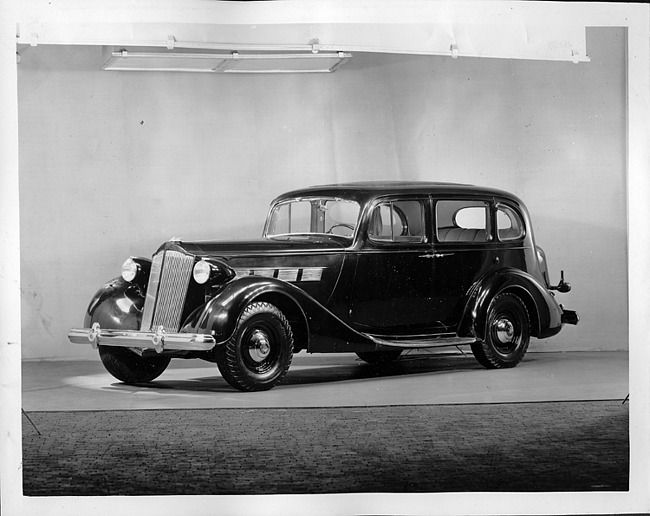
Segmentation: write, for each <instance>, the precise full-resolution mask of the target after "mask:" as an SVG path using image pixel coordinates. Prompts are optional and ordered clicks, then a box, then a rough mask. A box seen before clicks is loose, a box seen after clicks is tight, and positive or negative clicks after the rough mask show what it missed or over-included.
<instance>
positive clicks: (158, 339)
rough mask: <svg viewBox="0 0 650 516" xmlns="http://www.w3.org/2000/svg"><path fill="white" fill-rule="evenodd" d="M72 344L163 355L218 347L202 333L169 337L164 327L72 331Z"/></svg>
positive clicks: (70, 338)
mask: <svg viewBox="0 0 650 516" xmlns="http://www.w3.org/2000/svg"><path fill="white" fill-rule="evenodd" d="M68 339H69V340H70V342H72V343H73V344H91V345H92V347H93V348H97V346H98V345H102V346H121V347H126V348H140V349H155V350H156V351H157V352H158V353H162V352H163V351H164V350H166V349H170V350H189V351H208V350H210V349H212V348H213V347H214V345H215V343H216V342H215V340H214V337H213V336H212V335H206V334H203V333H167V332H165V331H164V330H163V329H162V327H158V328H157V329H156V331H136V330H102V329H101V328H100V327H99V324H97V323H95V324H93V327H92V328H73V329H71V330H70V331H69V332H68Z"/></svg>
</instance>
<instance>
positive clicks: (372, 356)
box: [357, 349, 402, 364]
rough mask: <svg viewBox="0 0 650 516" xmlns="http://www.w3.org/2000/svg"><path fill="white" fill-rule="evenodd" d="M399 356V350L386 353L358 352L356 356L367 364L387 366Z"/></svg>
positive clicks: (400, 351) (400, 352)
mask: <svg viewBox="0 0 650 516" xmlns="http://www.w3.org/2000/svg"><path fill="white" fill-rule="evenodd" d="M401 354H402V350H401V349H390V350H388V351H366V352H362V351H359V352H358V353H357V356H358V357H359V358H360V359H361V360H363V361H364V362H367V363H369V364H389V363H391V362H395V360H397V359H398V358H399V356H400V355H401Z"/></svg>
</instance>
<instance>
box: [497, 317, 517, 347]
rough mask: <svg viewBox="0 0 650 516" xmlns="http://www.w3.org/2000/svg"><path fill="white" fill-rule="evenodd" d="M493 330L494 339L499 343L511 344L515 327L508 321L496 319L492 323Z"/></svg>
mask: <svg viewBox="0 0 650 516" xmlns="http://www.w3.org/2000/svg"><path fill="white" fill-rule="evenodd" d="M494 328H495V330H496V337H497V339H499V342H501V343H502V344H509V343H511V342H512V339H513V338H514V336H515V327H514V326H513V324H512V323H511V322H510V320H509V319H506V318H502V319H497V320H496V321H495V322H494Z"/></svg>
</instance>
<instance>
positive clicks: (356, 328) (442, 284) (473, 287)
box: [86, 182, 570, 352]
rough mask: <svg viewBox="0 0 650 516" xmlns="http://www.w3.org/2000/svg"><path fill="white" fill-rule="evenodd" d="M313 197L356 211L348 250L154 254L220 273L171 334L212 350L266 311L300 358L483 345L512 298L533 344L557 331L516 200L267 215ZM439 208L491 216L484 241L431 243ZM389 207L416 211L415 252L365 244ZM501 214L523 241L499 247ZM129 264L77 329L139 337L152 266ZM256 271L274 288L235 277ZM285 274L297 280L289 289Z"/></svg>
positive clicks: (370, 193)
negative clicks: (495, 304) (244, 320)
mask: <svg viewBox="0 0 650 516" xmlns="http://www.w3.org/2000/svg"><path fill="white" fill-rule="evenodd" d="M310 196H333V197H341V198H345V199H349V200H354V201H356V202H358V203H359V205H360V206H361V214H360V218H359V222H358V224H357V227H356V230H355V232H354V234H353V235H352V238H349V239H348V238H345V237H341V236H335V235H312V236H304V237H291V238H287V239H269V238H266V237H265V238H262V239H260V240H255V241H246V242H237V241H235V242H215V241H206V242H182V241H172V242H166V243H165V244H163V245H162V246H161V248H160V249H159V250H175V251H179V252H182V253H186V254H189V255H192V256H194V257H195V261H198V260H201V259H205V260H208V261H209V262H210V263H212V264H213V265H214V266H215V268H216V269H217V270H219V271H220V272H215V274H213V275H212V276H211V278H210V280H209V281H208V283H207V284H205V285H198V284H197V283H196V282H194V281H193V280H191V281H190V287H189V290H188V294H187V299H186V303H185V307H184V309H183V315H182V320H183V321H184V322H183V323H182V324H181V330H180V331H182V332H188V333H210V334H211V335H213V336H214V337H215V340H216V342H217V345H220V344H221V343H223V342H225V341H226V340H227V339H228V338H229V337H230V335H231V334H232V332H233V331H234V328H235V325H236V322H237V319H238V317H239V315H240V314H241V313H242V311H243V309H244V308H245V307H246V306H247V305H248V304H249V303H251V302H253V301H268V302H270V303H272V304H274V305H276V306H278V308H280V309H281V310H282V311H283V313H284V314H285V315H286V316H287V318H288V319H289V321H290V322H291V324H292V327H293V328H294V334H295V342H296V348H297V349H307V350H308V351H319V352H327V351H330V352H332V351H337V352H338V351H373V350H378V349H382V344H380V343H378V342H377V340H375V339H374V337H379V338H381V339H385V340H391V339H405V340H408V339H409V338H413V339H420V340H422V338H423V337H424V338H429V339H435V338H436V337H438V336H453V335H456V336H459V337H477V338H482V337H483V332H484V325H485V314H486V310H487V307H488V305H489V303H490V301H491V300H492V299H493V298H494V297H495V296H496V295H498V294H500V293H504V292H513V293H516V294H517V295H518V296H519V297H520V298H521V299H522V301H523V302H524V304H525V305H526V307H527V310H528V312H529V314H530V318H531V326H532V328H531V334H532V335H533V336H536V337H540V338H545V337H549V336H552V335H554V334H556V333H558V332H559V331H560V329H561V327H562V324H563V315H562V314H563V311H562V309H561V308H560V306H559V305H558V304H557V302H556V300H555V298H554V296H553V294H552V293H551V292H550V289H551V286H550V285H549V282H548V278H546V277H545V267H544V266H543V265H541V264H540V263H539V262H538V251H537V247H536V244H535V241H534V238H533V234H532V225H531V223H530V217H529V215H528V211H527V209H526V207H525V206H524V204H523V203H522V202H521V201H520V200H519V199H518V198H517V197H515V196H513V195H511V194H508V193H506V192H503V191H499V190H495V189H488V188H477V187H473V186H467V185H453V184H446V183H430V182H420V183H397V182H384V183H356V184H355V183H349V184H342V185H328V186H321V187H312V188H308V189H304V190H297V191H293V192H289V193H287V194H284V195H282V196H280V197H278V198H277V199H276V200H275V201H274V203H273V204H275V203H278V202H282V201H284V200H288V199H292V198H302V197H310ZM442 199H455V200H468V199H472V200H474V199H475V200H481V201H485V203H487V204H488V205H489V207H490V211H489V217H490V220H489V224H488V227H489V228H491V231H490V233H491V234H490V236H489V238H488V239H487V241H485V242H481V243H471V244H467V243H462V242H442V241H439V240H438V238H437V235H436V232H435V218H436V215H435V203H436V201H438V200H442ZM386 200H396V201H399V200H418V201H420V202H421V203H422V206H423V210H424V216H425V225H424V229H423V232H424V238H423V239H422V241H418V242H400V243H393V242H390V243H389V242H379V241H373V240H372V239H371V238H369V235H368V230H369V224H370V215H371V213H372V210H373V209H374V208H375V207H376V206H377V204H378V203H380V202H382V201H386ZM499 203H506V204H507V205H508V206H510V207H511V208H513V209H514V210H516V211H517V213H518V214H519V215H520V217H521V219H522V220H523V224H524V227H525V231H524V234H523V236H522V237H521V238H520V239H517V240H515V241H508V242H500V241H499V239H498V236H497V235H496V234H495V231H494V230H493V229H494V228H495V227H496V224H495V221H496V212H495V206H497V205H498V204H499ZM273 204H272V205H273ZM267 224H268V223H267ZM267 229H268V226H267ZM265 235H266V229H265ZM138 263H139V264H141V270H140V273H139V274H138V276H137V277H136V279H135V280H134V281H133V283H130V284H129V283H127V282H125V281H124V280H122V279H121V278H120V279H117V280H114V281H113V282H111V283H109V284H107V285H106V286H104V287H103V288H102V289H100V291H99V292H98V293H97V294H96V295H95V297H94V298H93V300H92V301H91V304H90V306H89V309H88V314H87V316H86V327H89V326H90V325H91V324H92V322H100V324H101V326H102V328H116V329H119V328H128V329H138V328H139V323H140V321H141V318H142V309H143V305H144V296H145V292H146V287H147V284H146V282H147V277H148V269H147V264H148V263H149V264H150V262H149V261H148V260H147V259H140V261H138ZM256 269H259V270H261V269H264V270H265V271H266V272H267V273H272V274H273V276H274V277H263V276H260V275H243V274H245V273H246V271H251V270H256ZM305 269H308V270H315V269H318V270H321V269H322V275H321V276H320V278H319V279H318V280H317V281H316V280H304V277H303V274H304V272H303V271H304V270H305ZM242 271H244V272H243V273H242ZM269 271H270V272H269ZM283 272H288V273H290V274H295V277H293V278H292V279H291V280H289V281H286V280H284V279H282V277H281V276H282V274H283ZM565 320H570V317H565Z"/></svg>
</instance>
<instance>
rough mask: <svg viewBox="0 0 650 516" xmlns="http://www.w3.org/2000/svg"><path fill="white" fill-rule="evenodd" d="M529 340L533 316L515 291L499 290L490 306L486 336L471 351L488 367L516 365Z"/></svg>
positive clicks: (522, 356)
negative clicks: (504, 291)
mask: <svg viewBox="0 0 650 516" xmlns="http://www.w3.org/2000/svg"><path fill="white" fill-rule="evenodd" d="M529 341H530V318H529V317H528V311H527V310H526V305H524V303H523V301H522V300H521V299H520V298H519V297H518V296H516V295H515V294H510V293H506V294H499V295H498V296H496V297H495V298H494V299H493V300H492V302H491V303H490V306H489V308H488V314H487V319H486V323H485V331H484V338H483V340H481V341H479V342H476V343H474V344H472V353H474V356H475V357H476V359H477V360H478V361H479V362H480V363H481V365H483V366H484V367H486V368H488V369H496V368H507V367H515V366H516V365H517V364H518V363H519V362H521V360H522V359H523V358H524V355H525V354H526V350H527V349H528V343H529Z"/></svg>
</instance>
